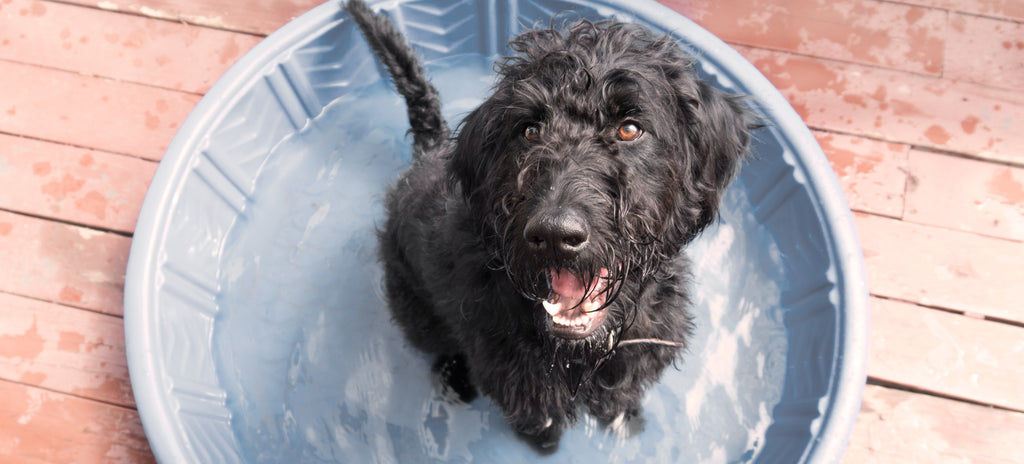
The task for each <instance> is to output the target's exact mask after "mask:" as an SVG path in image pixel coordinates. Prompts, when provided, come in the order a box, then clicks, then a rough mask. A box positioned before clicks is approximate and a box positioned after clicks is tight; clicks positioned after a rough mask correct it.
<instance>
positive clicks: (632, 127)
mask: <svg viewBox="0 0 1024 464" xmlns="http://www.w3.org/2000/svg"><path fill="white" fill-rule="evenodd" d="M643 133H644V130H643V129H641V128H640V126H638V125H637V124H636V123H634V122H626V123H622V125H621V126H619V130H618V136H619V140H622V141H623V142H632V141H634V140H636V139H638V138H640V136H641V135H643Z"/></svg>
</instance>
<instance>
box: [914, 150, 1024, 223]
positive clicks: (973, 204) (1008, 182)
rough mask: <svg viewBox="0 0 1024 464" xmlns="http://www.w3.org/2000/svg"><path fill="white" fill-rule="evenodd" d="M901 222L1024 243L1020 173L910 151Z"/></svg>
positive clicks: (1023, 183)
mask: <svg viewBox="0 0 1024 464" xmlns="http://www.w3.org/2000/svg"><path fill="white" fill-rule="evenodd" d="M908 169H909V172H910V179H911V181H910V182H909V184H908V186H907V211H906V216H905V219H907V220H908V221H913V222H918V223H922V224H929V225H936V226H940V227H948V228H952V229H959V230H964V231H969V232H977V233H979V234H985V235H991V236H994V237H1002V238H1007V239H1011V240H1018V241H1024V168H1016V167H1010V166H1000V165H996V164H992V163H985V162H981V161H977V160H971V159H964V158H957V157H954V156H946V155H940V154H936V153H928V152H922V151H917V150H913V151H911V152H910V162H909V165H908Z"/></svg>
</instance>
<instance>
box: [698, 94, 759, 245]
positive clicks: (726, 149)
mask: <svg viewBox="0 0 1024 464" xmlns="http://www.w3.org/2000/svg"><path fill="white" fill-rule="evenodd" d="M693 90H694V91H695V92H694V93H695V95H694V94H691V98H689V99H688V102H686V103H685V104H684V105H685V106H687V108H686V109H685V110H684V114H685V116H684V118H685V119H687V121H685V122H684V125H685V127H686V132H687V133H686V138H687V141H688V144H689V148H690V150H691V153H690V159H691V161H690V163H691V164H690V175H691V179H693V180H694V181H695V183H694V185H693V186H692V187H693V188H694V190H695V191H694V192H688V193H693V194H696V198H697V199H698V202H699V205H698V207H699V210H700V212H699V217H698V218H697V222H696V224H695V226H697V227H696V228H695V229H692V230H691V231H690V233H689V234H687V235H690V237H688V238H693V236H696V235H697V234H698V233H700V231H701V230H703V229H704V227H706V226H707V225H708V224H710V223H711V222H712V221H713V220H714V219H715V218H716V216H717V214H718V204H719V202H720V201H721V198H722V194H723V193H725V190H726V188H727V187H728V186H729V183H730V182H732V180H733V178H734V177H735V175H736V173H737V171H738V170H739V167H740V165H741V164H742V162H743V160H744V159H746V158H747V155H748V153H749V148H750V137H751V132H752V131H753V130H755V129H757V128H759V127H760V124H759V122H758V119H757V117H756V116H755V115H754V113H753V111H751V110H750V109H749V108H748V107H747V106H746V105H745V104H744V103H743V100H742V98H743V97H741V96H737V95H731V94H726V93H724V92H722V91H720V90H718V89H716V88H714V87H712V86H711V85H709V84H708V83H706V82H703V81H697V82H696V85H695V88H693Z"/></svg>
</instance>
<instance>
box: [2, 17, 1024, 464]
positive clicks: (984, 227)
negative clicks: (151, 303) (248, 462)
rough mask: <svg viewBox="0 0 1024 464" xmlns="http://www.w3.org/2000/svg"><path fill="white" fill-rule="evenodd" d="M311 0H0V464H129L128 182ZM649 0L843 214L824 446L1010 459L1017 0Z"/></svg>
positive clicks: (1017, 358)
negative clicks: (860, 284)
mask: <svg viewBox="0 0 1024 464" xmlns="http://www.w3.org/2000/svg"><path fill="white" fill-rule="evenodd" d="M318 3H319V0H312V1H311V0H277V1H274V0H259V1H256V2H241V1H234V2H209V1H203V0H129V1H120V0H113V1H110V0H102V1H99V0H70V1H66V2H56V1H36V0H0V398H4V400H3V401H0V462H18V463H22V462H28V463H36V462H38V463H49V462H71V461H74V462H149V461H152V455H151V454H150V452H149V448H148V444H147V442H146V440H145V436H144V434H143V431H142V427H141V424H140V422H139V419H138V415H137V412H136V411H135V410H134V407H135V405H134V400H133V398H132V396H131V390H130V384H129V381H128V376H127V368H126V359H125V354H124V340H123V322H122V319H121V314H122V303H121V300H122V298H123V285H124V271H125V263H126V260H127V254H128V248H129V245H130V240H131V239H130V235H131V233H132V232H133V231H134V227H135V220H136V217H137V214H138V210H139V207H140V205H141V202H142V197H143V195H144V192H145V189H146V187H147V185H148V183H149V181H150V179H151V178H152V176H153V173H154V170H155V169H156V162H157V161H159V160H160V158H161V156H162V153H163V151H164V150H165V149H166V147H167V144H168V143H169V142H170V139H171V138H172V137H173V135H174V133H175V132H176V130H177V128H178V127H180V125H181V123H182V121H183V120H184V118H185V116H186V115H187V114H188V112H189V111H191V109H192V108H193V106H194V105H195V104H196V102H197V101H198V100H199V98H200V97H201V95H202V94H203V93H204V92H206V91H207V90H208V89H209V88H210V86H211V85H213V83H214V82H215V81H216V80H217V78H218V77H219V76H220V75H221V74H222V73H223V72H224V71H225V70H226V69H227V68H228V67H230V66H231V64H232V63H234V62H235V61H236V60H237V59H238V58H239V57H241V56H242V55H243V54H244V53H245V52H246V51H247V50H249V49H251V48H252V47H253V46H254V45H255V44H256V43H257V42H258V41H259V40H260V38H261V36H262V35H265V34H268V33H270V32H272V31H273V30H275V29H277V28H278V27H280V26H281V25H283V24H285V23H286V22H287V21H288V20H289V19H291V18H293V17H295V16H298V15H300V14H302V13H303V12H305V11H307V10H309V9H310V8H312V7H314V6H316V5H317V4H318ZM664 3H666V4H667V5H669V6H670V7H672V8H674V9H676V10H677V11H680V12H682V13H683V14H685V15H687V16H688V17H690V18H692V19H694V20H695V21H696V22H697V23H698V24H701V25H702V26H704V27H706V28H707V29H709V30H710V31H711V32H712V33H714V34H716V35H718V36H719V37H722V38H723V39H725V40H726V41H728V42H730V43H731V44H732V45H733V46H734V47H736V48H737V49H738V50H739V51H740V52H741V53H742V54H744V55H745V56H746V57H747V58H748V59H750V60H751V62H753V63H754V65H755V66H756V67H758V69H760V70H761V72H762V73H764V74H765V75H766V76H767V77H768V78H769V80H771V81H772V82H773V83H774V84H775V85H776V86H777V87H778V88H779V89H780V90H781V91H782V93H783V94H784V95H785V96H786V98H787V99H789V101H790V102H791V103H792V105H793V106H794V108H795V109H796V110H797V112H798V113H799V114H800V115H801V116H802V117H803V118H804V119H805V121H806V122H807V123H808V125H809V126H810V127H811V128H812V129H813V130H814V134H815V136H816V137H817V138H818V141H819V143H820V144H821V146H822V148H823V149H824V151H825V153H826V155H827V156H828V157H829V160H830V162H831V163H832V166H833V168H834V170H835V172H836V174H837V177H838V178H839V180H840V182H841V184H842V187H843V189H844V192H845V193H846V195H847V198H848V199H849V201H850V206H851V208H852V209H853V210H854V211H855V212H856V225H857V227H858V230H859V234H860V237H861V240H862V243H863V248H864V252H865V259H866V264H867V269H868V279H869V284H870V288H871V292H872V294H873V295H874V298H873V300H872V301H873V307H872V329H873V331H872V352H871V358H870V362H869V365H868V373H869V377H870V378H871V382H872V383H874V384H873V385H869V386H868V387H867V389H866V390H865V401H864V406H863V408H862V411H861V414H860V417H859V421H858V423H857V426H856V428H855V430H854V433H853V436H852V437H851V442H850V445H849V448H848V450H847V453H846V456H845V459H844V462H848V463H862V462H868V463H871V462H879V463H892V462H900V463H903V462H907V463H936V462H939V463H943V462H952V463H960V462H984V463H989V462H991V463H1016V462H1021V459H1020V457H1019V454H1020V453H1019V452H1018V451H1017V450H1016V448H1017V442H1019V441H1020V439H1021V438H1024V414H1022V412H1021V411H1024V391H1022V387H1021V385H1024V368H1022V366H1024V341H1022V340H1024V306H1022V305H1021V304H1020V303H1019V301H1020V299H1021V295H1022V294H1024V265H1022V263H1024V150H1022V147H1024V131H1022V130H1021V127H1024V126H1022V124H1024V94H1022V93H1021V92H1020V88H1021V87H1024V26H1022V25H1021V24H1022V22H1024V0H1001V1H986V0H967V1H959V0H957V1H954V0H904V1H876V0H861V1H857V0H839V1H835V2H818V1H811V0H798V1H795V2H792V1H783V0H739V1H737V2H714V1H709V0H664ZM882 385H885V386H882ZM985 405H994V406H996V407H990V406H985Z"/></svg>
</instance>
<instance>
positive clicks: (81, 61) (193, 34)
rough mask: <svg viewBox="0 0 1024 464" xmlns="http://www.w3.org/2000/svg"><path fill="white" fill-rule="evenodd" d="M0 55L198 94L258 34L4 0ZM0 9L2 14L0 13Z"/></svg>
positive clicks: (250, 44)
mask: <svg viewBox="0 0 1024 464" xmlns="http://www.w3.org/2000/svg"><path fill="white" fill-rule="evenodd" d="M3 9H4V11H9V12H14V11H19V12H27V14H25V15H21V16H19V17H18V20H17V21H5V22H4V26H3V27H2V28H0V44H3V46H0V59H5V60H9V61H17V62H21V63H30V64H36V65H40V66H46V67H52V68H59V69H65V70H68V71H74V72H79V73H83V74H90V75H95V76H103V77H109V78H113V79H117V80H123V81H130V82H137V83H142V84H147V85H153V86H158V87H166V88H170V89H175V90H184V91H187V92H196V93H204V92H206V91H207V90H209V88H210V86H211V85H212V84H213V83H214V82H215V81H216V80H217V78H218V77H220V76H221V74H224V71H226V70H227V68H228V67H229V66H231V65H232V64H233V63H234V62H235V61H237V60H238V58H240V57H241V56H242V54H244V53H245V52H246V51H248V50H249V49H250V48H252V47H253V46H254V45H256V43H257V42H259V40H260V37H256V36H252V35H248V34H239V33H233V32H227V31H220V30H215V29H209V28H202V27H194V26H190V25H187V24H182V23H178V22H170V21H161V20H156V19H149V18H144V17H140V16H134V15H125V14H111V13H109V12H105V11H101V10H97V9H94V8H83V7H80V6H73V5H66V4H61V3H53V2H43V1H37V0H10V2H9V3H6V4H4V5H3ZM0 14H2V13H0Z"/></svg>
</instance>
